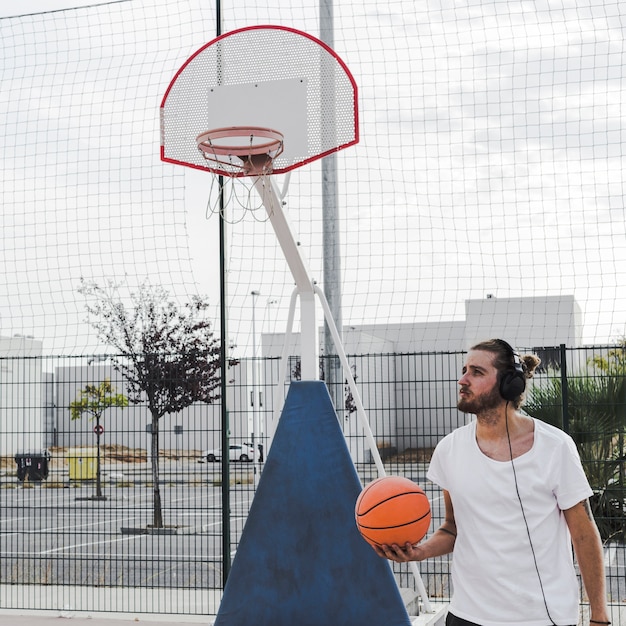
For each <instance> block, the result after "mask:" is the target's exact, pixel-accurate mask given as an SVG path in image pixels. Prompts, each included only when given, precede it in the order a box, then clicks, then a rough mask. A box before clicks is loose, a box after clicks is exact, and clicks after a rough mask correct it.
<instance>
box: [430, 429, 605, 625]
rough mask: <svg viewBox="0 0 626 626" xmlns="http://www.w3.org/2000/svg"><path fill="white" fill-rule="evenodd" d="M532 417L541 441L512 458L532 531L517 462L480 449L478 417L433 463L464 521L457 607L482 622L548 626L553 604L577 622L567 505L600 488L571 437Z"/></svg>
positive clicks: (445, 443) (456, 566)
mask: <svg viewBox="0 0 626 626" xmlns="http://www.w3.org/2000/svg"><path fill="white" fill-rule="evenodd" d="M533 421H534V424H535V432H534V442H533V446H532V448H531V449H530V450H529V451H528V452H526V453H525V454H523V455H521V456H519V457H517V458H515V459H514V461H513V463H514V466H515V475H516V476H517V486H518V489H519V495H520V498H521V501H522V503H523V508H524V513H525V516H526V521H527V522H528V531H527V530H526V524H525V523H524V517H523V515H522V509H521V507H520V501H519V499H518V496H517V492H516V485H515V476H514V473H513V467H512V465H511V461H494V460H493V459H490V458H489V457H488V456H486V455H485V454H484V453H483V452H482V451H481V450H480V448H479V447H478V443H477V441H476V422H475V421H473V422H471V423H470V424H468V425H466V426H463V427H461V428H459V429H457V430H455V431H454V432H452V433H450V434H449V435H447V436H446V437H445V438H444V439H442V440H441V441H440V442H439V444H438V446H437V448H436V449H435V452H434V454H433V458H432V461H431V464H430V468H429V470H428V479H429V480H431V481H432V482H434V483H436V484H437V485H439V486H440V487H441V488H442V489H445V490H446V491H448V492H449V493H450V497H451V499H452V506H453V508H454V516H455V520H456V526H457V533H458V534H457V538H456V542H455V545H454V552H453V555H452V586H453V597H452V601H451V604H450V611H451V612H452V613H454V614H455V615H456V616H457V617H460V618H463V619H465V620H468V621H470V622H475V623H477V624H481V625H483V626H502V625H503V624H518V625H520V626H521V625H522V624H523V625H524V626H547V625H549V624H550V623H551V622H550V618H549V617H548V612H547V611H546V606H545V603H547V607H548V611H549V612H550V616H551V617H552V619H553V620H554V622H555V623H556V624H559V625H561V624H577V623H578V602H579V597H578V583H577V580H576V573H575V570H574V564H573V556H572V545H571V539H570V534H569V530H568V528H567V524H566V522H565V517H564V515H563V513H562V511H563V510H564V509H568V508H571V507H572V506H574V505H576V504H578V503H579V502H581V501H582V500H585V499H586V498H588V497H589V496H591V495H592V493H593V492H592V490H591V488H590V487H589V483H588V481H587V478H586V477H585V473H584V471H583V468H582V465H581V463H580V457H579V455H578V451H577V450H576V446H575V444H574V442H573V441H572V439H571V437H569V436H568V435H566V434H565V433H564V432H563V431H561V430H559V429H557V428H554V427H553V426H549V425H547V424H545V423H544V422H541V421H540V420H533ZM529 532H530V537H531V539H532V549H531V544H530V542H529V538H528V533H529ZM533 549H534V554H535V557H536V560H537V567H538V569H539V573H540V576H541V585H543V593H544V594H545V603H544V596H543V595H542V592H541V585H540V582H539V577H538V576H537V570H536V568H535V563H534V560H533Z"/></svg>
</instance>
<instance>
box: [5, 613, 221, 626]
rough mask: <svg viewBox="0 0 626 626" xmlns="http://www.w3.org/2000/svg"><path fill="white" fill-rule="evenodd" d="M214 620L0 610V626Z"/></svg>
mask: <svg viewBox="0 0 626 626" xmlns="http://www.w3.org/2000/svg"><path fill="white" fill-rule="evenodd" d="M214 619H215V616H211V615H207V616H204V617H202V618H200V617H199V616H198V617H195V616H187V615H185V616H181V617H177V616H175V615H167V616H163V617H157V616H153V615H150V616H146V617H143V616H137V617H131V616H126V617H120V616H119V614H113V615H111V616H110V617H102V616H97V617H96V616H91V615H83V614H81V615H69V614H62V613H57V612H55V611H49V612H48V611H47V612H45V613H44V612H42V611H40V612H37V613H32V614H28V615H24V614H23V613H22V612H17V611H5V610H2V609H0V624H1V625H2V626H169V625H171V626H198V624H207V625H209V624H212V623H213V620H214ZM185 620H187V621H185ZM190 620H193V621H190Z"/></svg>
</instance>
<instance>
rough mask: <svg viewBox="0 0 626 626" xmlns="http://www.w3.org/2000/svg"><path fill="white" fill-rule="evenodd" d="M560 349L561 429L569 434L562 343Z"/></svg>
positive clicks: (565, 359)
mask: <svg viewBox="0 0 626 626" xmlns="http://www.w3.org/2000/svg"><path fill="white" fill-rule="evenodd" d="M560 349H561V418H562V422H563V430H564V431H565V432H566V433H568V434H569V404H568V398H567V391H568V390H567V350H566V349H565V344H564V343H562V344H561V346H560Z"/></svg>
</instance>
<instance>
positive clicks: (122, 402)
mask: <svg viewBox="0 0 626 626" xmlns="http://www.w3.org/2000/svg"><path fill="white" fill-rule="evenodd" d="M114 391H115V390H114V388H113V386H112V385H111V381H110V380H109V379H108V378H105V379H104V380H103V381H102V382H101V383H100V384H99V385H85V387H84V388H83V389H81V390H80V391H79V392H78V396H77V398H76V400H74V401H73V402H72V403H71V404H70V416H71V418H72V420H77V419H80V418H81V417H82V416H83V413H87V414H88V415H91V418H90V419H92V420H96V425H95V428H94V431H95V434H96V448H97V458H96V498H102V497H103V496H102V473H101V462H100V458H101V454H100V437H101V435H102V433H101V424H100V422H101V420H102V414H103V413H104V412H105V411H106V410H107V409H108V408H111V407H121V408H123V407H126V406H128V398H127V397H126V396H125V395H123V394H121V393H114Z"/></svg>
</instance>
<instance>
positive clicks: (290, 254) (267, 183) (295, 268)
mask: <svg viewBox="0 0 626 626" xmlns="http://www.w3.org/2000/svg"><path fill="white" fill-rule="evenodd" d="M253 186H254V188H255V189H256V190H257V192H258V193H259V195H260V196H261V200H262V202H263V205H264V207H265V210H266V211H267V215H268V218H269V221H270V223H271V224H272V227H273V228H274V233H275V234H276V237H277V238H278V243H279V245H280V247H281V249H282V251H283V254H284V255H285V259H286V261H287V265H288V266H289V269H290V270H291V273H292V275H293V278H294V280H295V283H296V289H295V290H294V294H293V295H292V298H291V303H290V310H289V325H288V328H287V332H286V334H285V342H284V346H283V356H282V357H281V370H282V371H283V373H284V375H286V372H284V370H283V369H282V361H283V359H285V355H286V352H287V351H288V348H289V343H290V341H288V339H290V338H291V327H292V324H293V319H294V314H295V303H296V297H297V296H298V295H299V296H300V314H301V319H300V341H301V350H302V352H301V359H302V360H301V372H302V380H317V376H316V375H315V374H316V365H317V357H318V355H317V323H316V320H315V296H317V297H319V299H320V302H321V304H322V309H323V310H324V317H325V320H326V323H327V325H328V328H329V330H330V332H331V335H332V338H333V341H334V343H335V349H336V350H337V353H338V356H339V358H340V360H341V363H342V366H343V368H344V370H345V375H346V377H347V379H348V384H349V386H350V391H351V392H352V396H353V398H354V402H355V404H356V406H357V415H358V417H359V421H360V424H361V428H362V429H363V432H364V433H365V438H366V440H367V442H368V444H369V447H370V451H371V454H372V458H373V459H374V463H375V464H376V468H377V470H378V475H379V476H381V477H382V476H385V475H386V471H385V466H384V464H383V462H382V458H381V456H380V451H379V450H378V446H377V445H376V440H375V439H374V435H373V433H372V429H371V427H370V425H369V421H368V419H367V415H366V413H365V408H364V407H363V403H362V401H361V395H360V394H359V391H358V389H357V386H356V381H355V380H354V377H353V376H352V371H351V369H350V364H349V362H348V358H347V356H346V353H345V351H344V349H343V344H342V341H341V336H340V335H339V331H338V330H337V327H336V325H335V322H334V320H333V317H332V313H331V310H330V307H329V305H328V301H327V300H326V297H325V296H324V292H323V291H322V290H321V289H320V288H319V287H318V286H317V285H316V284H315V282H314V281H312V280H311V278H310V274H309V271H308V269H307V266H306V263H305V262H304V258H303V257H302V254H301V253H300V250H299V246H298V244H297V243H296V240H295V238H294V236H293V231H292V229H291V226H290V224H289V220H288V218H287V215H286V214H285V212H284V211H283V208H282V201H281V200H280V197H279V194H278V190H277V188H276V185H275V184H274V181H273V180H272V179H271V177H269V176H258V177H256V178H255V179H254V183H253ZM285 360H286V359H285ZM305 365H306V369H305ZM305 371H306V372H308V373H309V375H310V377H307V376H306V375H305ZM283 380H284V378H283V379H279V384H281V383H282V381H283ZM280 405H281V406H282V402H281V403H280ZM275 428H276V424H274V425H273V427H272V431H274V430H275ZM272 434H273V432H272ZM409 568H410V569H411V572H412V574H413V577H414V579H415V584H416V586H417V591H418V593H419V595H420V596H421V598H422V602H423V603H424V611H425V612H426V613H432V612H433V609H432V606H431V604H430V600H429V598H428V594H427V593H426V588H425V586H424V583H423V581H422V577H421V574H420V570H419V566H418V564H417V563H416V562H415V561H411V562H409Z"/></svg>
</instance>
